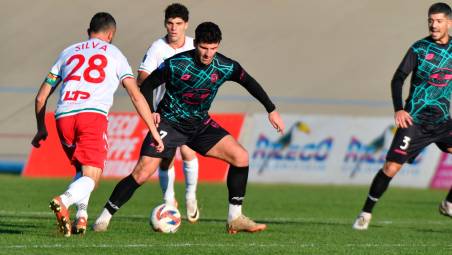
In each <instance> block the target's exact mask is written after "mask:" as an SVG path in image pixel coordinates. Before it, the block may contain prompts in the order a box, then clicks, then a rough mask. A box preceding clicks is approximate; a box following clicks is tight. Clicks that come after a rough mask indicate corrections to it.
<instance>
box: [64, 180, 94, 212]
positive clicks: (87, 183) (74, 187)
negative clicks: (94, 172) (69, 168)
mask: <svg viewBox="0 0 452 255" xmlns="http://www.w3.org/2000/svg"><path fill="white" fill-rule="evenodd" d="M95 186H96V182H94V180H93V179H91V178H90V177H88V176H82V177H80V178H78V179H77V180H76V181H74V182H73V183H71V184H70V185H69V188H68V189H67V190H66V192H64V193H63V195H61V196H60V197H61V202H63V204H64V205H65V206H66V208H69V206H71V205H73V204H74V203H76V202H78V201H80V200H82V199H83V198H85V197H87V196H89V195H90V194H91V192H92V191H93V190H94V187H95Z"/></svg>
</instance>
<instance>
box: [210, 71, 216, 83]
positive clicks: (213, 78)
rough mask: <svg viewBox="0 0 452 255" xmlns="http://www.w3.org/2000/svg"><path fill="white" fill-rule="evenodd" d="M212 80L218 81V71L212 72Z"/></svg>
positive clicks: (213, 81)
mask: <svg viewBox="0 0 452 255" xmlns="http://www.w3.org/2000/svg"><path fill="white" fill-rule="evenodd" d="M210 81H211V82H212V83H215V82H217V81H218V74H217V73H213V74H211V75H210Z"/></svg>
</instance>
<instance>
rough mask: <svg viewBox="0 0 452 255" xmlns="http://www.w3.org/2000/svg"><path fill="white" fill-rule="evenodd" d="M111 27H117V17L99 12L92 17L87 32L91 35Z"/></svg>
mask: <svg viewBox="0 0 452 255" xmlns="http://www.w3.org/2000/svg"><path fill="white" fill-rule="evenodd" d="M111 27H116V21H115V18H113V16H111V14H110V13H106V12H98V13H96V14H94V16H93V17H92V18H91V22H90V23H89V28H88V31H87V32H88V35H89V34H91V33H97V32H100V31H105V30H107V29H109V28H111Z"/></svg>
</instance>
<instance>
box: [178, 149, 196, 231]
mask: <svg viewBox="0 0 452 255" xmlns="http://www.w3.org/2000/svg"><path fill="white" fill-rule="evenodd" d="M180 152H181V155H182V160H183V170H184V176H185V205H186V207H187V219H188V221H189V222H190V223H195V222H196V221H197V220H198V219H199V210H198V201H197V200H196V188H197V186H198V168H199V164H198V158H197V157H196V152H195V151H194V150H192V149H190V147H188V146H187V145H182V146H181V147H180Z"/></svg>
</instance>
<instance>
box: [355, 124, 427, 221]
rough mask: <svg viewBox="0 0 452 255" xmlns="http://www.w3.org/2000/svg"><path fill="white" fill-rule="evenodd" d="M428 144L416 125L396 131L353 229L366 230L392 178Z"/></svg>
mask: <svg viewBox="0 0 452 255" xmlns="http://www.w3.org/2000/svg"><path fill="white" fill-rule="evenodd" d="M430 142H431V141H430V139H429V136H428V135H425V134H423V133H422V131H421V128H420V127H419V126H417V125H412V126H410V127H408V128H404V129H398V130H397V132H396V134H395V136H394V139H393V141H392V144H391V147H390V149H389V151H388V154H387V156H386V162H385V164H384V165H383V168H382V169H380V170H379V171H378V172H377V174H376V175H375V177H374V179H373V181H372V183H371V185H370V189H369V193H368V195H367V198H366V201H365V203H364V206H363V208H362V210H361V213H360V214H359V215H358V217H357V218H356V219H355V222H354V224H353V228H354V229H357V230H366V229H367V228H368V226H369V223H370V220H371V218H372V211H373V209H374V207H375V205H376V203H377V201H378V200H379V199H380V198H381V197H382V196H383V194H384V192H385V191H386V190H387V188H388V186H389V183H390V182H391V180H392V178H393V177H394V176H395V175H396V174H397V173H398V172H399V171H400V169H401V168H402V166H403V164H404V163H405V162H407V161H408V160H409V159H411V158H413V157H415V156H416V155H418V154H419V152H420V151H421V150H422V149H423V148H424V147H426V146H427V145H428V144H429V143H430Z"/></svg>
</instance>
